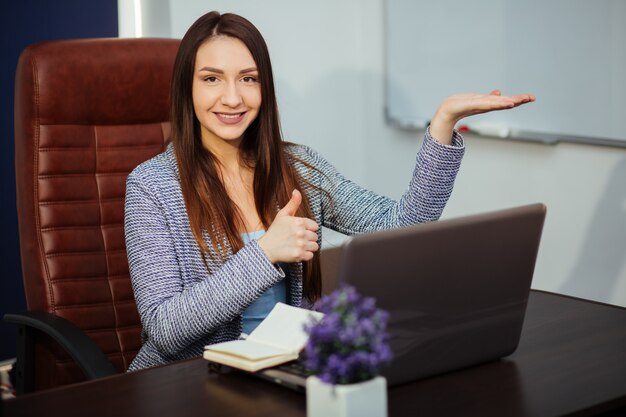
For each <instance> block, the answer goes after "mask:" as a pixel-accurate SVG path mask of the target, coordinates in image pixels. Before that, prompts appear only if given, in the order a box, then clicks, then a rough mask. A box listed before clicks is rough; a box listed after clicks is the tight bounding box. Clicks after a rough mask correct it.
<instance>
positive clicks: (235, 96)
mask: <svg viewBox="0 0 626 417" xmlns="http://www.w3.org/2000/svg"><path fill="white" fill-rule="evenodd" d="M242 101H243V100H242V97H241V94H240V92H239V89H238V88H237V82H236V81H234V82H229V83H226V85H225V88H224V92H223V93H222V104H223V105H225V106H228V107H232V108H237V107H239V105H240V104H241V103H242Z"/></svg>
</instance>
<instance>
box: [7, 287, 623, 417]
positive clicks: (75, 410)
mask: <svg viewBox="0 0 626 417" xmlns="http://www.w3.org/2000/svg"><path fill="white" fill-rule="evenodd" d="M4 406H5V410H4V411H5V413H6V415H7V416H47V415H56V414H59V415H63V416H66V417H70V416H81V417H84V416H88V417H98V416H106V417H111V416H146V417H155V416H170V415H171V416H207V415H216V416H237V417H239V416H304V415H306V405H305V397H304V395H302V394H298V393H296V392H292V391H290V390H288V389H285V388H282V387H279V386H274V385H272V384H270V383H266V382H264V381H261V380H257V379H255V378H251V377H249V376H246V375H243V374H239V373H229V374H224V375H216V374H209V373H208V368H207V362H206V361H204V360H203V359H194V360H189V361H183V362H178V363H174V364H171V365H168V366H163V367H160V368H154V369H149V370H145V371H140V372H135V373H130V374H122V375H117V376H113V377H109V378H104V379H100V380H96V381H91V382H85V383H81V384H76V385H73V386H69V387H64V388H58V389H53V390H49V391H45V392H41V393H35V394H29V395H25V396H22V397H20V398H16V399H13V400H9V401H7V402H6V403H5V404H4ZM607 412H610V414H609V415H611V416H618V415H626V309H623V308H618V307H612V306H607V305H603V304H598V303H593V302H589V301H584V300H578V299H574V298H570V297H565V296H560V295H555V294H550V293H544V292H540V291H532V292H531V298H530V301H529V305H528V311H527V315H526V320H525V323H524V329H523V333H522V339H521V342H520V346H519V348H518V350H517V351H516V352H515V353H514V354H513V355H511V356H509V357H507V358H505V359H503V360H500V361H496V362H492V363H489V364H486V365H481V366H477V367H473V368H469V369H466V370H462V371H457V372H453V373H450V374H447V375H442V376H439V377H435V378H429V379H426V380H422V381H417V382H414V383H411V384H407V385H403V386H399V387H394V388H392V389H390V390H389V415H390V416H411V417H414V416H420V417H422V416H464V415H471V416H498V417H501V416H561V415H577V416H579V415H580V416H583V415H598V414H602V413H607Z"/></svg>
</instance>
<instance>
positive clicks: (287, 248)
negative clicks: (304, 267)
mask: <svg viewBox="0 0 626 417" xmlns="http://www.w3.org/2000/svg"><path fill="white" fill-rule="evenodd" d="M301 203H302V194H300V191H298V190H293V193H292V194H291V199H290V200H289V202H288V203H287V204H286V205H285V207H283V208H282V209H281V210H280V211H279V212H278V213H277V214H276V218H275V219H274V221H273V222H272V224H271V225H270V227H269V228H268V229H267V232H266V233H265V234H264V235H263V236H262V237H261V238H260V239H259V240H258V244H259V246H260V247H261V249H263V251H264V252H265V254H266V255H267V257H268V258H269V259H270V261H271V262H272V263H277V262H301V261H309V260H311V259H312V258H313V253H314V252H316V251H317V250H319V245H318V244H317V233H316V232H317V230H318V229H319V226H318V225H317V223H315V222H314V221H313V220H311V219H308V218H306V217H296V213H297V211H298V208H299V207H300V204H301Z"/></svg>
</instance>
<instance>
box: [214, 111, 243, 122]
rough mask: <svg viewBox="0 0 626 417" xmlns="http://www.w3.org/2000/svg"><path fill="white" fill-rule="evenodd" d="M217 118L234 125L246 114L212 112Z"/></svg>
mask: <svg viewBox="0 0 626 417" xmlns="http://www.w3.org/2000/svg"><path fill="white" fill-rule="evenodd" d="M214 114H215V116H216V117H217V119H218V120H219V121H220V122H222V123H224V124H227V125H236V124H237V123H239V122H241V121H242V120H243V118H244V116H245V115H246V112H242V113H214Z"/></svg>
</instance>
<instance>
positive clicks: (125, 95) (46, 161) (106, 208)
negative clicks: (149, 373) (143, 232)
mask: <svg viewBox="0 0 626 417" xmlns="http://www.w3.org/2000/svg"><path fill="white" fill-rule="evenodd" d="M178 46H179V41H178V40H173V39H85V40H69V41H52V42H44V43H40V44H36V45H32V46H30V47H28V48H27V49H25V50H24V52H23V53H22V55H21V56H20V59H19V62H18V66H17V73H16V80H15V165H16V177H17V210H18V219H19V233H20V247H21V257H22V269H23V279H24V289H25V293H26V302H27V307H28V312H27V313H25V314H8V315H6V316H5V320H7V321H10V322H13V323H17V324H18V358H17V387H16V388H17V390H18V394H19V393H21V392H28V391H30V390H33V389H35V390H38V389H43V388H48V387H52V386H58V385H64V384H69V383H73V382H77V381H79V380H83V379H86V378H97V377H101V376H105V375H110V374H113V373H116V372H123V371H125V370H126V369H127V367H128V365H129V364H130V362H131V360H132V359H133V358H134V356H135V355H136V353H137V351H138V349H139V347H140V345H141V340H140V332H141V324H140V320H139V315H138V313H137V308H136V306H135V301H134V297H133V293H132V288H131V284H130V278H129V273H128V264H127V259H126V249H125V245H124V230H123V217H124V192H125V181H126V176H127V175H128V173H129V172H130V171H131V170H132V169H133V168H134V167H135V166H137V165H138V164H139V163H141V162H142V161H144V160H146V159H148V158H150V157H152V156H153V155H155V154H157V153H159V152H161V151H162V150H163V149H164V141H165V140H166V139H167V138H168V136H169V129H170V128H169V83H170V79H171V73H172V67H173V64H174V59H175V55H176V52H177V50H178Z"/></svg>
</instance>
